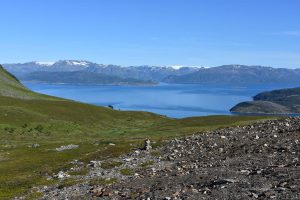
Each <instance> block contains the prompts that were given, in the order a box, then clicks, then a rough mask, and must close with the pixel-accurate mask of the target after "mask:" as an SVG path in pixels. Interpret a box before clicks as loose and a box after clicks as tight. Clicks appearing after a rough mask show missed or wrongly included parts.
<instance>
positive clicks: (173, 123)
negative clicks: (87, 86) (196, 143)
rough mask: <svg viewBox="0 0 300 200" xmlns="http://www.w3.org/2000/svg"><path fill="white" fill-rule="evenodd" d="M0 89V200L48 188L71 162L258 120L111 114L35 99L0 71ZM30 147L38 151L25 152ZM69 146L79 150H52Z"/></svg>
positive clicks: (100, 109) (40, 97)
mask: <svg viewBox="0 0 300 200" xmlns="http://www.w3.org/2000/svg"><path fill="white" fill-rule="evenodd" d="M0 88H1V91H2V92H1V95H0V199H9V198H11V197H13V196H15V195H19V194H22V193H24V192H26V191H29V189H30V188H32V187H33V186H36V185H42V184H52V183H53V181H47V179H46V177H47V175H52V174H53V173H55V172H57V171H59V170H61V169H65V168H69V167H70V164H69V162H70V161H71V160H73V159H80V160H82V161H84V162H88V161H89V160H91V159H105V158H107V157H112V156H117V155H119V154H121V153H124V152H126V151H128V150H131V149H132V148H134V147H136V146H137V145H139V144H140V143H141V142H142V141H143V140H144V139H145V138H151V139H152V140H155V141H158V142H160V141H162V140H163V139H167V138H171V137H175V136H181V135H185V134H192V133H195V132H199V131H203V130H211V129H216V128H220V127H225V126H230V125H238V124H245V123H250V122H252V121H254V120H257V119H262V118H257V117H235V116H231V117H227V116H211V117H194V118H186V119H181V120H176V119H170V118H166V117H163V116H159V115H155V114H152V113H147V112H125V111H114V110H111V109H108V108H103V107H97V106H92V105H87V104H83V103H78V102H73V101H67V100H63V99H58V98H54V97H49V96H46V95H40V94H36V93H34V92H31V91H29V90H27V89H26V88H25V87H23V86H22V85H21V84H20V83H19V82H18V81H17V80H16V79H15V78H14V77H12V76H11V75H10V74H8V73H7V72H5V71H4V70H3V69H1V68H0ZM109 142H114V143H116V146H109V145H108V143H109ZM33 143H38V144H40V145H41V146H40V147H39V148H29V147H28V145H31V144H33ZM68 144H79V145H80V146H79V148H78V149H75V150H69V151H64V152H57V151H55V150H54V149H55V148H56V147H59V146H61V145H68Z"/></svg>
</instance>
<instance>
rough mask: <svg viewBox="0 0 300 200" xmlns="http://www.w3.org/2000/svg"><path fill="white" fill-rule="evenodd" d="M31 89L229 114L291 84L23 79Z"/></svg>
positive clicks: (150, 107) (163, 110) (180, 113)
mask: <svg viewBox="0 0 300 200" xmlns="http://www.w3.org/2000/svg"><path fill="white" fill-rule="evenodd" d="M24 84H25V85H26V86H27V87H28V88H30V89H31V90H33V91H36V92H39V93H43V94H48V95H52V96H57V97H63V98H67V99H72V100H76V101H80V102H86V103H90V104H95V105H100V106H107V105H113V106H114V108H115V109H120V110H143V111H149V112H154V113H158V114H162V115H167V116H169V117H174V118H183V117H191V116H206V115H229V114H230V112H229V110H230V108H231V107H233V106H234V105H236V104H237V103H239V102H242V101H249V100H251V99H252V96H254V95H255V94H257V93H259V92H262V91H268V90H273V89H279V88H286V87H292V86H287V85H285V86H283V85H268V86H252V87H231V86H204V85H167V84H160V85H157V86H99V85H95V86H92V85H62V84H35V83H24Z"/></svg>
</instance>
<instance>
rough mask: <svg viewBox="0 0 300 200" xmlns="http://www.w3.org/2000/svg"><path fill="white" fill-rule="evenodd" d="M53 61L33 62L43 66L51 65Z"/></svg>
mask: <svg viewBox="0 0 300 200" xmlns="http://www.w3.org/2000/svg"><path fill="white" fill-rule="evenodd" d="M54 63H55V62H51V61H36V62H35V64H37V65H44V66H52V65H53V64H54Z"/></svg>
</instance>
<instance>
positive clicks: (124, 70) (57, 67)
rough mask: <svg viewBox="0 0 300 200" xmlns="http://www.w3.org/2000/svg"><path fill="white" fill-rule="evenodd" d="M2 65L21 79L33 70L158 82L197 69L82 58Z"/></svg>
mask: <svg viewBox="0 0 300 200" xmlns="http://www.w3.org/2000/svg"><path fill="white" fill-rule="evenodd" d="M4 67H5V68H6V69H7V70H8V71H9V72H11V73H12V74H14V75H16V76H17V77H19V78H20V79H21V80H22V77H24V76H27V75H28V74H30V73H33V72H75V71H83V72H94V73H101V74H106V75H110V76H118V77H121V78H134V79H139V80H145V81H149V80H150V81H155V82H159V81H161V80H162V79H164V78H166V77H167V76H170V75H184V74H187V73H191V72H195V71H197V68H190V67H181V68H177V69H175V68H174V67H170V66H147V65H145V66H129V67H122V66H119V65H104V64H97V63H93V62H89V61H84V60H60V61H57V62H28V63H16V64H4Z"/></svg>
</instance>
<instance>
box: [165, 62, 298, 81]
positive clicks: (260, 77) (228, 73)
mask: <svg viewBox="0 0 300 200" xmlns="http://www.w3.org/2000/svg"><path fill="white" fill-rule="evenodd" d="M163 82H166V83H180V84H218V83H222V84H227V85H253V84H275V83H276V84H280V83H300V69H285V68H272V67H262V66H245V65H224V66H220V67H212V68H200V69H198V70H197V71H196V72H194V73H189V74H185V75H179V76H178V75H171V76H168V77H166V78H165V79H164V80H163Z"/></svg>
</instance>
